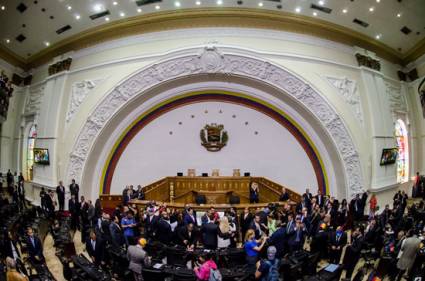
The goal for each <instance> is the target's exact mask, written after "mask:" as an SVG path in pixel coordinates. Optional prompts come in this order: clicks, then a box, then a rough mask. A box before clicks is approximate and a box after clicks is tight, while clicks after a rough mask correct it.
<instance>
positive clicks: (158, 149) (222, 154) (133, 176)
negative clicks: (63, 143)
mask: <svg viewBox="0 0 425 281" xmlns="http://www.w3.org/2000/svg"><path fill="white" fill-rule="evenodd" d="M220 111H221V112H222V113H220ZM206 112H207V113H206ZM192 115H193V116H194V117H193V118H192ZM233 116H234V117H233ZM179 122H181V125H180V124H179ZM245 122H248V124H247V125H246V124H245ZM211 123H217V124H223V125H224V128H225V130H226V131H227V132H228V134H229V141H228V144H227V146H225V147H224V148H223V149H222V150H221V151H219V152H209V151H207V150H206V149H205V148H204V147H203V146H202V145H201V141H200V136H199V132H200V130H201V129H202V128H203V127H204V126H205V125H206V124H211ZM170 132H171V134H170ZM256 132H257V134H255V133H256ZM188 168H194V169H196V171H197V173H198V174H201V173H203V172H207V173H208V174H210V175H211V171H212V169H220V175H223V176H231V175H232V171H233V169H240V170H241V173H243V172H251V175H253V176H264V177H267V178H269V179H271V180H274V181H276V182H279V183H281V184H284V185H286V186H288V187H290V188H292V189H293V190H296V191H297V192H300V193H301V192H303V191H304V190H305V188H306V187H310V188H311V190H317V186H318V185H317V181H316V176H315V173H314V170H313V166H312V164H311V162H310V159H309V158H308V156H307V154H306V153H305V151H304V150H303V148H302V147H301V145H300V144H299V143H298V142H297V140H296V139H295V138H294V137H293V136H292V134H291V133H290V132H289V131H288V130H286V128H284V127H282V125H280V124H278V123H277V122H276V121H274V120H273V119H272V118H270V117H268V116H267V115H264V114H263V113H260V112H258V111H256V110H253V109H250V108H247V107H242V106H240V105H235V104H229V103H223V102H202V103H197V104H191V105H186V106H184V107H180V108H177V109H175V110H173V111H171V112H168V113H166V114H165V115H162V116H161V117H159V118H157V119H155V120H154V121H153V122H151V123H150V124H148V125H147V126H146V127H144V128H143V129H142V130H141V131H140V132H139V133H138V134H137V135H136V136H135V137H134V138H133V139H132V141H131V142H130V143H129V145H128V146H127V148H126V150H125V151H124V153H123V154H122V156H121V158H120V160H119V162H118V164H117V167H116V169H115V173H114V176H113V179H112V188H111V193H112V194H118V193H120V191H121V190H122V189H123V187H124V186H125V185H128V184H133V185H136V184H141V185H146V184H149V183H152V182H154V181H156V180H158V179H160V178H162V177H165V176H173V175H175V174H176V173H177V172H184V174H186V172H187V169H188ZM301 171H302V174H303V176H300V172H301Z"/></svg>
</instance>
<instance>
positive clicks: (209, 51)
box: [67, 46, 364, 196]
mask: <svg viewBox="0 0 425 281" xmlns="http://www.w3.org/2000/svg"><path fill="white" fill-rule="evenodd" d="M199 74H224V75H235V76H242V77H248V78H251V79H255V80H257V81H259V82H261V83H268V84H270V85H273V86H274V87H276V88H279V89H281V90H282V91H284V92H285V93H287V94H288V95H290V96H291V97H293V98H294V99H296V100H297V101H298V102H300V103H301V104H302V105H304V107H305V108H306V109H308V110H309V111H311V112H312V113H313V114H314V116H316V118H317V119H318V120H319V121H320V123H321V124H322V126H324V127H325V128H326V130H327V132H328V133H329V135H330V136H331V138H332V139H333V141H334V144H335V145H336V148H337V150H338V151H339V154H340V158H341V160H342V163H343V165H344V170H345V178H346V183H347V196H352V195H353V194H356V193H360V192H362V191H363V190H364V189H363V178H362V172H361V166H360V158H359V155H358V152H357V149H356V147H355V145H354V143H353V141H352V138H351V136H350V134H349V132H348V130H347V128H346V127H345V125H344V122H343V121H342V120H341V117H339V116H338V114H337V113H336V112H335V110H334V109H333V108H332V106H331V105H330V104H329V103H328V102H327V101H326V99H325V98H324V97H322V96H321V95H320V94H319V93H317V92H316V91H315V90H314V89H313V88H311V87H310V86H309V85H308V84H307V83H305V82H304V81H302V80H301V79H299V78H298V77H296V76H295V75H293V74H291V73H289V72H288V71H286V70H285V69H283V68H281V67H278V66H276V65H273V64H271V63H269V62H266V61H262V60H259V59H257V58H252V57H247V56H246V55H236V54H222V53H220V52H219V51H217V49H216V48H215V47H213V46H207V47H205V49H203V50H202V51H201V52H200V53H199V54H191V55H185V56H182V57H176V58H171V59H169V60H166V61H162V62H158V63H155V64H153V65H151V66H149V67H147V68H144V69H142V70H141V71H139V72H138V73H136V74H134V75H132V76H131V77H130V78H129V79H127V80H125V81H124V82H122V83H121V84H119V85H118V86H116V87H115V88H114V89H113V90H112V91H111V92H110V93H109V94H107V95H106V96H105V97H104V98H103V100H102V101H101V102H100V103H99V104H98V105H97V106H96V108H95V109H94V110H93V112H92V113H91V114H90V116H89V117H88V118H87V121H86V123H85V124H84V126H83V128H82V129H81V131H80V133H79V135H78V137H77V139H76V142H75V144H74V146H73V149H72V152H71V153H70V159H69V164H68V171H67V177H68V181H69V180H70V179H72V178H74V179H76V180H77V181H81V179H82V172H83V169H84V166H85V162H86V160H87V158H88V154H89V153H90V151H91V149H92V146H93V143H94V141H95V139H96V137H97V136H98V135H99V133H100V131H101V130H102V128H103V127H104V126H105V124H106V123H107V122H108V121H109V120H110V119H111V118H112V116H113V115H114V113H116V112H118V111H119V110H120V109H121V108H122V107H123V106H124V105H125V104H127V103H128V102H130V101H131V100H132V99H134V98H135V97H136V96H137V95H140V94H142V93H143V92H145V91H147V90H148V89H150V88H152V87H154V86H156V85H159V84H161V83H164V82H166V81H170V80H173V79H177V78H182V77H187V76H191V75H199Z"/></svg>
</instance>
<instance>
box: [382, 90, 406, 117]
mask: <svg viewBox="0 0 425 281" xmlns="http://www.w3.org/2000/svg"><path fill="white" fill-rule="evenodd" d="M385 90H386V92H387V95H388V101H389V105H390V109H391V111H392V112H393V113H394V112H403V113H406V112H407V101H406V97H405V96H404V95H403V93H402V92H401V87H400V86H395V85H393V84H391V83H385Z"/></svg>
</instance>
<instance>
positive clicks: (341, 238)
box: [329, 226, 347, 264]
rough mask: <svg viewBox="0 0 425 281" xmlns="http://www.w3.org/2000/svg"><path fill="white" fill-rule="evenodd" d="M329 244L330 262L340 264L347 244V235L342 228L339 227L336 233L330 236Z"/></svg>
mask: <svg viewBox="0 0 425 281" xmlns="http://www.w3.org/2000/svg"><path fill="white" fill-rule="evenodd" d="M329 244H330V249H329V262H330V263H333V264H339V260H340V259H341V253H342V249H343V248H344V246H345V245H346V244H347V234H346V233H345V232H344V230H343V229H342V226H338V227H337V229H336V231H334V232H333V233H332V234H331V235H330V239H329Z"/></svg>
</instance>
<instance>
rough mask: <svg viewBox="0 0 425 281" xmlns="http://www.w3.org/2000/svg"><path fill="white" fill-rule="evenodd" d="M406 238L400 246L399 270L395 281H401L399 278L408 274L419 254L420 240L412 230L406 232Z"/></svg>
mask: <svg viewBox="0 0 425 281" xmlns="http://www.w3.org/2000/svg"><path fill="white" fill-rule="evenodd" d="M407 237H408V238H406V240H404V243H403V244H402V246H401V249H400V251H401V256H400V259H399V260H398V262H397V269H398V270H399V272H398V275H397V279H396V280H397V281H400V280H401V277H402V276H403V274H404V273H405V272H406V271H407V273H408V274H410V272H409V271H410V269H411V268H412V266H413V263H414V262H415V259H416V255H417V254H418V252H419V245H420V244H421V240H420V239H419V238H418V236H416V234H413V230H412V229H410V230H409V231H408V232H407ZM406 280H410V278H406Z"/></svg>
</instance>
